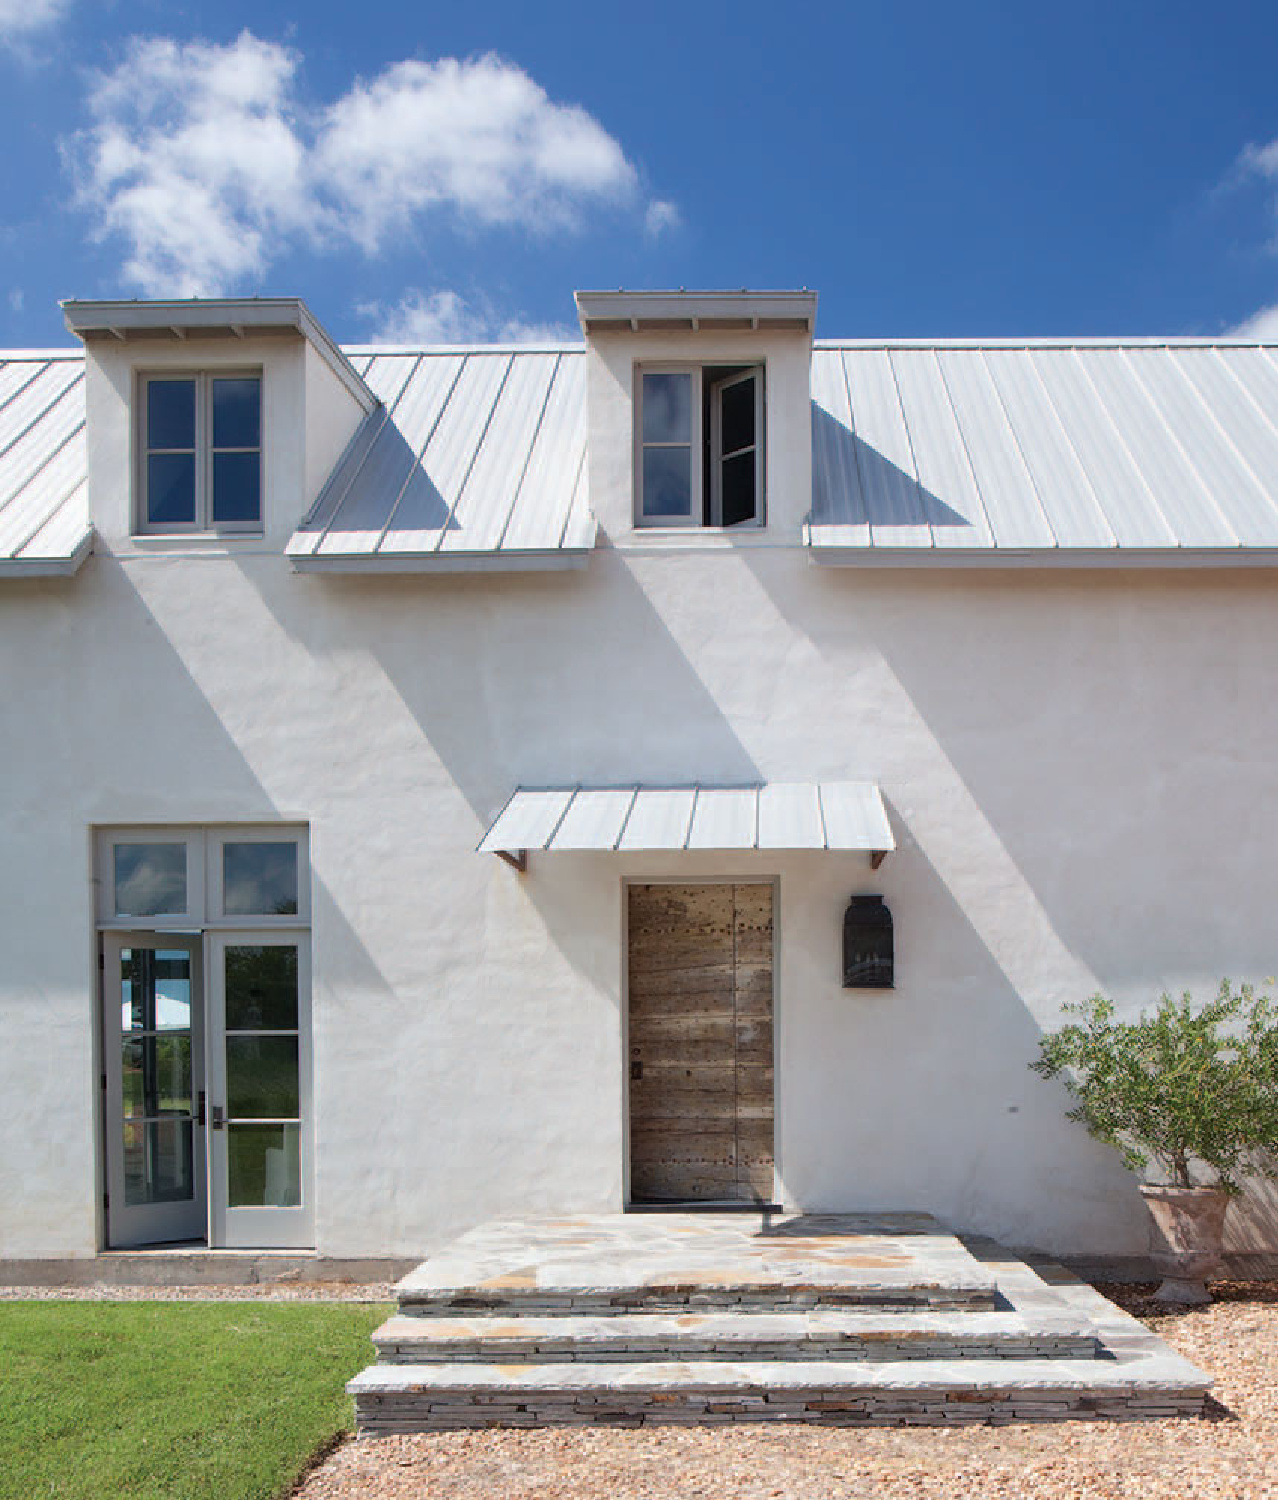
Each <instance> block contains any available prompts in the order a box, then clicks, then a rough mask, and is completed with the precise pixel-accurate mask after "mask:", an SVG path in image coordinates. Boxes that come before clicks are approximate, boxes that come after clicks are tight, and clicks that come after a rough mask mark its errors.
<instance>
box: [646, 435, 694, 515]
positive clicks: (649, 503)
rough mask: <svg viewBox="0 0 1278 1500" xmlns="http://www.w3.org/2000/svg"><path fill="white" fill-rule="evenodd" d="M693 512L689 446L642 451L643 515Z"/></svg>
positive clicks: (690, 450) (687, 513) (686, 513)
mask: <svg viewBox="0 0 1278 1500" xmlns="http://www.w3.org/2000/svg"><path fill="white" fill-rule="evenodd" d="M691 511H692V449H691V448H645V449H644V450H643V513H644V515H645V516H687V515H689V514H691Z"/></svg>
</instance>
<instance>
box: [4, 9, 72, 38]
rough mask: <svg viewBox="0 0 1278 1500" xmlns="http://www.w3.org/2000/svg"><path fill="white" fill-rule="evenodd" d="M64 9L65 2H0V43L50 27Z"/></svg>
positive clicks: (59, 17) (58, 18)
mask: <svg viewBox="0 0 1278 1500" xmlns="http://www.w3.org/2000/svg"><path fill="white" fill-rule="evenodd" d="M66 7H67V0H0V41H9V40H10V39H11V38H15V37H25V36H29V35H30V34H31V32H33V31H39V30H40V29H41V27H44V26H52V25H53V23H54V22H55V21H57V20H60V19H61V16H62V13H63V11H64V10H65V9H66Z"/></svg>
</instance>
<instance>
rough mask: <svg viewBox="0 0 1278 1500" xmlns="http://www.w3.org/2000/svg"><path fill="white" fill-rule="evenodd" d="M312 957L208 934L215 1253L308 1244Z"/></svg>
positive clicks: (285, 937) (268, 937) (300, 949)
mask: <svg viewBox="0 0 1278 1500" xmlns="http://www.w3.org/2000/svg"><path fill="white" fill-rule="evenodd" d="M309 951H310V950H309V944H308V943H307V941H306V940H305V939H304V938H301V937H299V936H297V935H295V934H288V933H275V932H270V933H268V932H254V933H238V934H237V933H224V932H218V933H211V934H210V935H209V966H210V983H209V1039H210V1041H209V1050H208V1077H209V1100H210V1112H209V1181H210V1188H211V1192H210V1210H211V1213H210V1234H211V1242H212V1243H213V1244H216V1245H231V1246H241V1247H257V1246H263V1247H266V1246H298V1245H310V1244H313V1243H314V1224H315V1211H314V1205H313V1203H312V1201H311V1190H310V1184H311V1181H312V1174H311V1149H312V1147H311V1142H312V1136H313V1131H312V1128H311V1126H312V1122H311V1051H310V1031H311V1028H310V993H311V985H310V964H309Z"/></svg>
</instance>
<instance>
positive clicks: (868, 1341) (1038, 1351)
mask: <svg viewBox="0 0 1278 1500" xmlns="http://www.w3.org/2000/svg"><path fill="white" fill-rule="evenodd" d="M373 1345H374V1347H375V1348H376V1350H377V1355H378V1360H379V1362H381V1363H383V1364H436V1363H441V1362H443V1361H447V1360H456V1361H465V1362H477V1363H485V1362H491V1363H497V1364H516V1363H527V1362H541V1363H546V1362H555V1363H559V1362H566V1361H582V1362H584V1361H596V1362H601V1361H610V1362H611V1361H619V1362H623V1363H624V1362H631V1363H634V1362H637V1361H639V1360H643V1359H653V1360H663V1361H669V1360H681V1361H682V1360H706V1359H709V1360H720V1361H722V1360H728V1359H732V1360H754V1361H758V1360H772V1359H779V1360H809V1359H818V1360H820V1359H824V1360H829V1359H839V1360H925V1359H935V1358H947V1359H1023V1360H1024V1359H1062V1358H1066V1359H1094V1358H1095V1357H1096V1356H1097V1354H1098V1351H1099V1345H1098V1341H1097V1338H1096V1332H1095V1329H1094V1328H1093V1327H1092V1325H1091V1324H1090V1323H1089V1322H1088V1321H1087V1319H1086V1318H1080V1317H1074V1316H1069V1315H1065V1316H1053V1315H1051V1314H1046V1313H1044V1314H1040V1315H1038V1316H1035V1317H1034V1318H1032V1319H1029V1318H1025V1317H1023V1316H1021V1315H1020V1314H1018V1313H1011V1312H968V1311H964V1312H936V1311H934V1310H933V1309H931V1308H924V1309H922V1310H919V1311H911V1312H902V1313H884V1312H881V1311H878V1310H869V1311H861V1312H788V1313H749V1312H741V1311H739V1310H737V1311H731V1312H726V1311H720V1312H703V1313H684V1314H682V1315H673V1316H672V1315H668V1314H665V1315H663V1314H643V1313H614V1314H612V1315H611V1316H606V1317H592V1316H575V1317H574V1316H568V1315H559V1316H549V1317H544V1316H543V1317H537V1316H530V1317H504V1318H503V1317H475V1318H448V1317H442V1316H439V1317H429V1318H423V1317H405V1316H403V1315H398V1316H395V1317H392V1318H389V1319H388V1320H387V1321H386V1322H385V1323H383V1324H382V1326H381V1327H380V1328H379V1329H378V1330H377V1331H376V1332H375V1333H374V1334H373Z"/></svg>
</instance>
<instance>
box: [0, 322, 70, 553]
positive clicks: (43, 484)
mask: <svg viewBox="0 0 1278 1500" xmlns="http://www.w3.org/2000/svg"><path fill="white" fill-rule="evenodd" d="M87 474H88V458H87V452H86V449H85V441H84V356H83V355H82V354H80V353H79V352H78V351H66V352H62V351H52V350H50V351H31V352H25V351H24V352H21V353H14V354H0V569H3V570H4V571H5V572H14V573H28V574H40V573H61V572H73V571H74V570H75V568H76V567H78V566H79V564H80V562H81V561H82V560H83V558H84V557H85V556H86V555H87V553H88V551H89V548H90V545H91V543H92V539H93V531H92V528H91V526H90V524H89V500H88V479H87Z"/></svg>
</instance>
